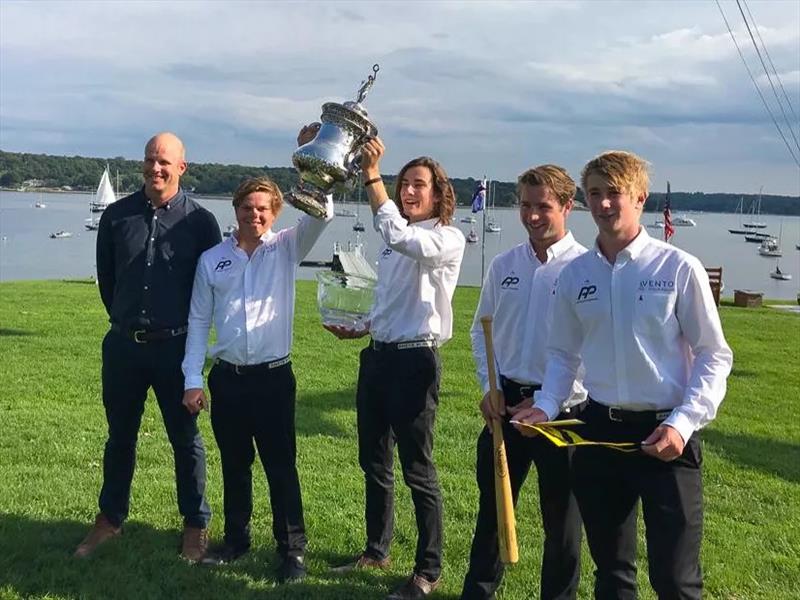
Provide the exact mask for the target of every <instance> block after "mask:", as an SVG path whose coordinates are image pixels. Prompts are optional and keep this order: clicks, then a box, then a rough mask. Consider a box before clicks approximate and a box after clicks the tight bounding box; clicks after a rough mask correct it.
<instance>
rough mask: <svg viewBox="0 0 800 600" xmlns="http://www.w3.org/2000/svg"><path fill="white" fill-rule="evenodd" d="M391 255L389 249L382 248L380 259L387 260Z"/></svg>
mask: <svg viewBox="0 0 800 600" xmlns="http://www.w3.org/2000/svg"><path fill="white" fill-rule="evenodd" d="M391 253H392V249H391V248H384V249H383V252H381V258H387V257H388V256H389V255H390V254H391Z"/></svg>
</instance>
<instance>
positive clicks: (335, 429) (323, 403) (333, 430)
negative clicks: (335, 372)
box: [296, 389, 356, 437]
mask: <svg viewBox="0 0 800 600" xmlns="http://www.w3.org/2000/svg"><path fill="white" fill-rule="evenodd" d="M296 410H297V413H296V422H297V433H298V435H304V436H309V437H311V436H315V435H328V436H333V437H352V435H353V433H352V430H349V429H345V428H343V427H342V426H341V425H340V424H338V423H336V422H335V421H334V420H333V419H331V418H330V417H328V416H327V414H328V413H330V412H332V411H336V412H338V411H343V410H352V411H353V423H355V410H356V391H355V390H354V389H346V390H336V391H332V392H325V393H322V394H315V393H304V392H303V391H302V390H298V393H297V409H296Z"/></svg>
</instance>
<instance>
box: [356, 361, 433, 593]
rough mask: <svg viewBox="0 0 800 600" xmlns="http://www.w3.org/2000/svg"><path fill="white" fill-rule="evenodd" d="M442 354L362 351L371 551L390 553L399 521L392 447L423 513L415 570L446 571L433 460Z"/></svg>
mask: <svg viewBox="0 0 800 600" xmlns="http://www.w3.org/2000/svg"><path fill="white" fill-rule="evenodd" d="M440 377H441V362H440V359H439V353H438V352H437V351H436V350H435V349H433V348H413V349H407V350H395V349H383V350H374V349H372V348H371V347H367V348H365V349H364V350H362V351H361V364H360V368H359V373H358V391H357V394H356V407H357V414H358V457H359V463H360V464H361V468H362V470H363V471H364V479H365V482H366V510H365V514H366V523H367V546H366V550H365V552H366V554H367V555H368V556H370V557H372V558H375V559H377V560H381V559H383V558H385V557H387V556H388V555H389V546H390V544H391V541H392V530H393V527H394V471H393V456H394V455H393V450H394V445H395V443H396V444H397V452H398V455H399V457H400V465H401V467H402V470H403V479H404V480H405V483H406V485H407V486H408V487H409V488H410V489H411V499H412V501H413V503H414V511H415V515H416V521H417V534H418V539H417V551H416V557H415V563H414V564H415V566H414V572H415V573H417V574H418V575H421V576H422V577H425V578H426V579H428V580H430V581H435V580H437V579H438V578H439V575H440V574H441V571H442V529H443V526H442V494H441V492H440V490H439V481H438V478H437V475H436V467H435V466H434V464H433V426H434V421H435V417H436V407H437V405H438V403H439V381H440Z"/></svg>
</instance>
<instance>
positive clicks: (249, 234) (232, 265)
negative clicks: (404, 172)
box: [183, 125, 333, 582]
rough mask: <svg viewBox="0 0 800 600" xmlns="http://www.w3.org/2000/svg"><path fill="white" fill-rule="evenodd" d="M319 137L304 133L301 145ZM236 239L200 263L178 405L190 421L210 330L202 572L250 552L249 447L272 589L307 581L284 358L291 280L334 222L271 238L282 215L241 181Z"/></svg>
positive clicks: (267, 194)
mask: <svg viewBox="0 0 800 600" xmlns="http://www.w3.org/2000/svg"><path fill="white" fill-rule="evenodd" d="M316 129H317V127H315V126H313V125H312V126H308V127H305V128H303V130H302V131H301V133H300V136H299V137H298V143H300V144H302V143H304V141H308V140H309V139H311V138H313V135H314V134H315V133H316ZM233 206H234V208H235V211H236V221H237V224H238V229H237V231H236V232H234V234H233V235H232V236H231V237H229V238H228V239H226V240H224V241H223V242H221V243H220V244H218V245H216V246H214V247H213V248H211V249H209V250H207V251H206V252H205V253H203V255H202V256H201V257H200V262H199V263H198V265H197V272H196V274H195V280H194V288H193V290H192V303H191V310H190V313H189V331H188V334H187V339H186V355H185V358H184V361H183V372H184V375H185V385H184V387H185V389H186V391H185V393H184V398H183V404H184V406H186V408H187V409H189V411H190V412H193V413H196V412H198V411H200V410H201V409H202V408H204V407H205V406H206V404H207V401H206V398H205V393H204V392H203V374H202V372H203V364H204V362H205V357H206V349H207V348H206V346H207V343H208V336H209V332H210V330H211V327H212V325H213V327H214V329H215V331H216V334H217V340H216V344H215V345H214V346H212V348H211V349H210V352H209V354H210V356H211V358H213V359H214V366H213V367H212V368H211V371H210V372H209V375H208V386H209V390H210V392H211V399H212V402H211V425H212V427H213V430H214V437H215V438H216V441H217V445H218V446H219V450H220V458H221V461H222V478H223V485H224V512H225V538H224V542H223V544H221V545H219V546H217V547H215V548H212V550H210V551H209V554H208V556H207V557H206V558H205V559H204V561H203V562H204V563H205V564H210V565H216V564H221V563H226V562H230V561H233V560H236V559H237V558H238V557H239V556H241V555H242V554H244V553H246V552H247V551H248V550H249V548H250V542H251V536H250V517H251V515H252V512H253V486H252V473H251V468H252V465H253V462H254V460H255V451H254V448H253V445H254V443H255V448H256V449H257V450H258V455H259V458H260V459H261V464H262V466H263V468H264V472H265V474H266V476H267V480H268V482H269V492H270V505H271V508H272V533H273V537H274V538H275V541H276V543H277V550H278V554H279V556H280V559H281V562H280V566H279V569H278V573H277V579H278V581H279V582H284V581H291V580H298V579H302V578H303V577H305V575H306V568H305V565H304V563H303V555H304V552H305V547H306V533H305V523H304V519H303V504H302V499H301V494H300V481H299V478H298V474H297V466H296V455H297V448H296V444H295V419H294V416H295V394H296V382H295V377H294V373H293V371H292V363H291V359H290V356H289V353H290V351H291V346H292V324H293V321H294V298H295V284H294V282H295V277H296V273H297V267H298V265H299V263H300V261H301V260H302V259H303V258H304V257H305V256H306V255H307V254H308V252H309V251H310V250H311V248H312V247H313V245H314V243H315V242H316V241H317V239H318V238H319V236H320V235H321V234H322V232H323V230H324V229H325V226H326V225H327V224H328V222H330V220H331V219H332V217H333V206H332V202H331V199H330V198H328V215H327V217H326V218H325V219H316V218H314V217H311V216H308V215H304V216H303V217H302V218H301V219H300V221H299V222H298V224H297V225H295V226H293V227H289V228H287V229H282V230H280V231H278V232H274V231H272V225H273V223H274V222H275V219H277V217H278V215H279V214H280V212H281V208H282V206H283V196H282V195H281V191H280V189H279V188H278V186H277V185H276V184H275V183H274V182H272V181H271V180H270V179H269V178H267V177H259V178H254V179H248V180H246V181H244V182H243V183H242V184H241V185H240V186H239V188H238V189H237V190H236V192H235V193H234V196H233Z"/></svg>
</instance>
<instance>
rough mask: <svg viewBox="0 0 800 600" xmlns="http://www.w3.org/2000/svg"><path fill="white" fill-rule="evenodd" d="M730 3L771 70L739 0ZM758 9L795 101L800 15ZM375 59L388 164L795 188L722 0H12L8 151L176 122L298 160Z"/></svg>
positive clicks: (2, 109) (229, 155)
mask: <svg viewBox="0 0 800 600" xmlns="http://www.w3.org/2000/svg"><path fill="white" fill-rule="evenodd" d="M722 4H723V9H724V11H725V14H726V15H727V16H728V18H729V20H730V21H731V24H732V26H733V27H734V30H735V35H736V38H737V40H738V41H739V43H740V45H741V46H742V49H743V52H745V55H746V57H747V59H748V62H749V64H750V65H751V67H753V68H755V67H756V66H759V69H760V65H758V63H756V62H754V61H755V60H756V57H755V55H754V51H753V50H752V46H750V45H749V39H748V38H746V37H745V35H746V32H745V30H744V26H743V24H742V23H741V19H735V18H734V17H736V16H737V14H738V13H737V9H736V5H735V4H733V3H731V2H730V1H723V2H722ZM751 5H752V6H751V10H752V11H753V13H754V16H755V17H756V19H757V20H758V25H759V29H758V31H759V32H760V34H761V36H762V37H763V39H764V40H765V42H766V43H767V45H768V48H769V50H770V54H771V56H772V58H773V61H774V62H775V65H776V67H777V68H778V70H779V71H780V73H781V79H782V81H783V83H784V86H785V87H786V89H787V92H788V93H789V95H790V96H792V97H794V98H797V97H798V96H800V9H798V8H797V6H798V5H797V4H796V3H791V2H781V1H768V2H759V3H751ZM745 42H748V44H745ZM373 62H379V63H380V64H381V71H380V73H379V75H378V80H377V82H376V84H375V87H374V89H373V92H372V93H371V95H370V96H369V98H368V100H367V103H366V104H367V108H368V110H369V111H370V114H371V115H372V117H373V118H374V119H375V121H376V124H377V125H378V127H379V129H380V132H381V135H382V136H383V137H384V138H385V140H386V142H387V146H388V148H389V153H388V154H387V160H386V165H385V167H386V168H387V169H392V168H396V167H398V166H400V165H401V164H402V163H403V162H405V159H406V158H407V157H408V156H409V155H418V154H420V153H431V154H434V155H436V156H437V158H440V159H441V160H442V161H443V162H444V163H445V164H446V165H447V166H448V169H449V171H450V172H451V173H452V174H454V175H458V176H469V175H475V173H476V172H477V173H481V172H483V171H490V172H493V173H495V174H496V176H498V177H502V178H506V179H511V178H513V177H514V175H515V174H516V172H517V170H518V169H519V168H521V167H524V166H527V165H528V164H530V163H531V162H535V160H532V159H533V157H534V156H535V157H540V158H541V160H547V161H550V160H560V161H562V162H564V163H565V164H568V165H570V166H571V168H572V167H573V166H576V167H579V166H580V164H581V162H582V161H583V160H585V159H586V158H588V157H589V156H591V154H592V152H593V151H594V149H597V148H599V149H603V148H607V147H610V146H619V145H621V144H623V143H626V144H629V145H631V147H632V148H635V149H636V150H637V151H639V152H641V153H643V154H645V155H646V156H647V157H648V158H649V159H650V160H651V161H652V162H653V163H654V164H657V165H659V166H663V167H664V168H665V170H670V169H671V168H672V167H674V168H678V165H683V167H681V168H684V169H686V170H687V173H688V172H689V169H688V168H687V167H686V166H685V165H686V164H688V163H689V162H692V161H694V162H692V164H695V162H699V163H706V164H708V165H714V164H718V165H722V166H720V167H719V170H716V171H715V170H713V169H711V170H709V171H708V172H707V173H706V176H707V178H708V179H707V181H708V186H709V189H712V188H713V189H722V188H721V186H724V185H727V184H726V183H725V182H726V181H729V178H728V176H727V171H728V170H730V169H737V168H738V167H737V166H736V165H737V163H736V162H735V161H734V159H733V158H731V156H732V155H735V160H739V161H742V164H744V163H745V162H746V163H747V164H752V163H758V162H761V163H763V164H764V165H765V167H766V166H767V165H768V166H769V169H770V172H772V171H774V170H776V169H777V170H778V171H779V172H780V171H783V172H784V175H783V179H782V183H781V185H782V186H783V188H784V191H786V192H791V193H798V183H797V179H798V178H797V170H796V168H795V167H793V166H792V165H793V163H792V162H791V159H790V158H789V157H788V153H787V152H786V149H785V147H783V146H782V142H781V141H780V140H779V139H778V138H777V136H776V134H775V133H774V127H773V125H772V124H771V122H770V121H769V117H768V116H767V115H766V113H765V112H764V110H763V108H762V107H761V104H760V100H759V99H758V97H757V96H756V94H755V92H754V91H753V89H752V84H751V83H750V81H749V79H748V77H747V74H746V72H745V71H744V67H743V66H742V64H741V62H740V59H739V57H738V54H737V53H736V49H735V47H734V46H733V44H732V42H731V40H730V37H729V35H728V32H727V30H726V29H725V26H724V23H723V22H722V19H721V17H720V15H719V13H718V12H717V10H716V7H715V6H714V4H713V3H711V2H694V1H691V0H690V1H676V2H665V3H656V2H611V1H604V2H593V1H586V2H577V1H570V2H563V1H552V2H541V1H537V2H513V1H509V2H489V1H487V2H467V1H462V2H425V3H422V2H412V3H401V2H377V3H366V2H335V1H328V2H323V1H318V2H244V1H229V2H224V3H223V2H166V1H163V2H162V1H159V2H138V1H134V2H107V3H103V2H70V3H65V2H31V3H23V2H8V1H5V2H2V3H0V71H2V76H1V77H0V133H1V134H2V136H1V139H2V144H3V149H7V150H25V151H38V152H54V153H57V152H65V153H70V154H72V153H81V154H98V153H105V154H106V155H108V154H111V155H118V154H122V155H127V156H132V157H138V155H139V154H140V153H141V143H142V141H143V140H144V139H146V137H147V136H148V135H149V134H150V133H152V131H154V130H158V129H163V128H167V127H169V128H175V129H180V130H181V133H182V135H184V137H186V138H188V139H191V140H192V147H191V148H190V151H191V154H192V156H193V159H194V160H213V161H217V162H245V163H249V164H264V162H265V161H267V162H268V163H269V164H272V165H287V164H289V160H288V153H287V145H291V143H292V141H293V139H294V134H295V132H296V130H297V128H298V127H299V126H300V125H301V124H302V123H304V122H307V121H309V120H312V119H316V118H318V116H319V112H320V105H321V104H322V103H323V102H325V101H330V100H346V99H350V98H352V97H353V96H354V94H355V91H356V89H357V88H358V84H359V82H360V81H361V79H363V78H364V77H366V75H367V74H368V73H369V72H370V71H369V69H370V67H371V65H372V63H373ZM755 72H756V74H757V76H759V77H760V78H763V74H761V75H759V74H760V70H758V71H755ZM765 89H767V88H765ZM711 131H713V132H714V133H713V134H710V133H709V132H711ZM762 136H763V137H764V138H765V140H764V141H762V140H761V139H760V138H761V137H762ZM689 158H691V160H689ZM692 172H695V170H692ZM674 179H678V180H679V179H680V178H679V177H677V178H674Z"/></svg>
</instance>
